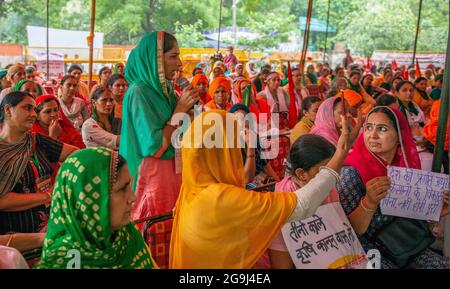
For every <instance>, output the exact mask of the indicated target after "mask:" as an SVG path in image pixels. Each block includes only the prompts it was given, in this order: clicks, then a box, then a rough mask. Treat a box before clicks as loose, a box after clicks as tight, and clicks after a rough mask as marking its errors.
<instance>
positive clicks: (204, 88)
mask: <svg viewBox="0 0 450 289" xmlns="http://www.w3.org/2000/svg"><path fill="white" fill-rule="evenodd" d="M191 84H192V87H194V88H198V92H199V94H198V95H199V96H200V99H201V101H202V103H203V104H206V103H208V102H210V101H211V96H210V95H209V92H208V85H209V81H208V78H207V77H206V75H204V74H203V73H199V74H196V75H195V76H194V78H193V79H192V81H191Z"/></svg>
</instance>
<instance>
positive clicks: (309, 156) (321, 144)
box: [289, 134, 336, 175]
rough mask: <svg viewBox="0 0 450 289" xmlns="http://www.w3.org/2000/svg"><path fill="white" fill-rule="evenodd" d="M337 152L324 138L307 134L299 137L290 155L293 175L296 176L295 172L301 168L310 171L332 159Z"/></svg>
mask: <svg viewBox="0 0 450 289" xmlns="http://www.w3.org/2000/svg"><path fill="white" fill-rule="evenodd" d="M335 150H336V149H335V147H334V146H333V145H332V144H331V143H330V142H329V141H327V140H326V139H325V138H324V137H322V136H319V135H314V134H305V135H303V136H301V137H299V138H298V139H297V140H296V141H295V142H294V144H293V145H292V147H291V151H290V153H289V162H290V166H291V174H292V175H295V170H296V169H299V168H300V169H302V170H304V171H308V170H309V169H311V168H312V167H313V166H315V165H317V164H318V163H320V162H322V161H324V160H326V159H329V158H331V157H332V156H333V154H334V152H335Z"/></svg>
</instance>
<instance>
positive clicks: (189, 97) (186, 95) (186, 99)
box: [175, 86, 200, 112]
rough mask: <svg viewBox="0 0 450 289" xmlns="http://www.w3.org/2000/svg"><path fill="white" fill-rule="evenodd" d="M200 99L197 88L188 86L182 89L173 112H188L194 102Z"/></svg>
mask: <svg viewBox="0 0 450 289" xmlns="http://www.w3.org/2000/svg"><path fill="white" fill-rule="evenodd" d="M199 100H200V95H199V93H198V90H197V89H195V88H192V86H188V87H186V88H185V89H184V90H183V93H182V94H181V96H180V98H179V99H178V102H177V106H176V108H175V112H188V111H189V110H191V109H192V107H193V106H194V104H195V103H196V102H197V101H199Z"/></svg>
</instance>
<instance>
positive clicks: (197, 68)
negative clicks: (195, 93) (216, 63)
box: [192, 67, 203, 76]
mask: <svg viewBox="0 0 450 289" xmlns="http://www.w3.org/2000/svg"><path fill="white" fill-rule="evenodd" d="M197 70H200V71H201V72H203V69H202V68H201V67H195V68H194V70H192V76H195V75H196V74H197V73H195V72H196V71H197Z"/></svg>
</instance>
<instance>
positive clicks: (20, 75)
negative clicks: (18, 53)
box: [0, 63, 25, 101]
mask: <svg viewBox="0 0 450 289" xmlns="http://www.w3.org/2000/svg"><path fill="white" fill-rule="evenodd" d="M6 79H7V80H8V81H9V83H10V84H11V86H10V87H7V88H4V89H3V90H2V92H1V93H0V101H2V99H3V97H5V95H7V94H8V93H10V92H13V88H14V86H15V85H16V84H17V83H18V82H19V81H21V80H22V79H25V66H23V65H22V64H20V63H17V64H15V65H11V66H10V67H9V68H8V72H7V74H6Z"/></svg>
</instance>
